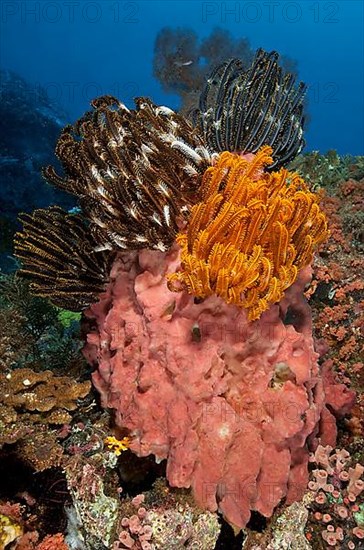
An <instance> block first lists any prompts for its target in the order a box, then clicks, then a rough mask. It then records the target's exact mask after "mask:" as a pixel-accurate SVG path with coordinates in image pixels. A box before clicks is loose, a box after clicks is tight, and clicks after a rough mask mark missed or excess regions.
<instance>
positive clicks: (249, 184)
mask: <svg viewBox="0 0 364 550" xmlns="http://www.w3.org/2000/svg"><path fill="white" fill-rule="evenodd" d="M271 155H272V149H271V148H270V147H269V146H264V147H262V148H261V149H260V150H259V151H258V153H257V154H256V155H255V156H254V157H253V158H252V159H251V160H247V159H246V158H243V157H241V156H240V155H238V154H234V153H229V152H224V153H222V154H221V155H220V156H219V158H218V160H217V162H216V164H215V165H214V166H211V167H209V168H208V169H207V170H206V171H205V173H204V175H203V179H202V184H201V198H202V200H201V202H199V203H197V204H196V205H195V206H194V207H193V208H192V210H191V215H190V218H189V223H188V225H187V230H186V232H184V233H179V234H178V235H177V239H176V240H177V243H178V244H179V245H180V247H181V270H180V271H177V272H176V273H173V274H170V275H169V276H168V288H169V289H170V290H171V291H174V292H177V291H179V290H182V289H185V290H187V292H188V293H189V294H193V295H195V296H196V297H199V298H206V297H207V296H211V295H212V294H216V295H218V296H221V297H222V298H223V299H224V300H225V301H226V302H227V303H232V304H236V305H238V306H240V307H244V308H246V309H247V313H248V318H249V320H255V319H258V318H259V317H260V315H261V314H262V312H263V311H265V310H266V309H267V308H268V307H269V306H270V305H271V304H274V303H276V302H278V301H279V300H281V298H282V297H283V294H284V291H285V290H286V289H287V288H288V287H289V286H291V285H292V283H293V282H294V281H295V280H296V278H297V274H298V272H299V270H300V269H302V268H303V267H305V266H306V265H308V264H309V263H310V262H311V260H312V255H313V252H314V250H315V249H316V248H317V246H318V245H319V244H320V243H321V242H323V241H324V240H325V239H326V238H327V236H328V233H329V232H328V229H327V222H326V218H325V215H324V214H323V213H322V212H321V210H320V207H319V205H318V196H317V195H316V194H315V193H312V192H311V191H310V190H309V189H308V187H307V186H306V184H305V182H304V181H303V180H302V178H301V177H300V176H299V175H298V174H296V173H292V172H289V171H288V170H285V169H283V168H282V169H281V170H279V172H271V173H268V172H266V171H264V168H265V167H266V166H268V165H269V164H272V162H273V160H272V156H271Z"/></svg>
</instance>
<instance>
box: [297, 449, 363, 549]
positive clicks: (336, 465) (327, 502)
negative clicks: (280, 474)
mask: <svg viewBox="0 0 364 550" xmlns="http://www.w3.org/2000/svg"><path fill="white" fill-rule="evenodd" d="M309 461H310V463H312V464H313V465H314V466H316V467H317V466H320V469H317V468H316V469H314V470H313V471H312V472H311V474H310V476H311V480H310V482H309V484H308V488H309V490H310V494H311V496H312V497H313V498H312V500H311V502H310V504H309V506H308V509H309V512H310V514H309V525H308V531H309V532H310V534H311V536H313V537H314V539H313V541H314V542H315V543H316V545H317V546H319V545H320V547H321V545H322V540H323V541H324V542H325V543H326V545H323V547H324V548H328V547H330V546H335V548H359V546H356V544H357V540H356V539H358V538H359V537H358V533H359V535H360V532H361V531H362V529H361V527H362V526H363V525H364V523H363V519H361V515H360V511H361V510H364V504H363V498H364V497H363V495H362V494H361V493H362V490H363V488H364V482H363V481H362V480H361V479H360V477H361V476H362V475H363V472H364V468H363V466H361V465H360V464H355V462H354V460H353V458H352V457H351V456H350V453H349V452H347V451H346V450H345V449H333V448H332V447H331V446H330V445H327V446H326V447H323V446H321V445H319V446H318V447H317V449H316V451H315V452H314V453H312V454H311V455H310V458H309ZM319 477H321V479H322V480H324V483H318V478H319ZM313 478H315V479H313ZM358 512H359V514H358ZM320 539H321V540H320ZM315 547H316V546H315Z"/></svg>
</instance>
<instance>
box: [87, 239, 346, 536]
mask: <svg viewBox="0 0 364 550" xmlns="http://www.w3.org/2000/svg"><path fill="white" fill-rule="evenodd" d="M178 264H179V251H178V249H177V248H175V247H173V248H172V249H171V250H170V251H169V252H167V253H161V252H158V251H146V250H145V251H141V252H139V253H137V252H133V253H122V254H121V255H119V256H118V257H117V260H116V262H115V264H114V266H113V269H112V271H111V280H112V282H111V283H110V285H109V287H108V289H107V291H106V293H104V294H103V296H102V297H101V299H100V301H99V303H98V304H95V305H94V306H92V307H91V309H90V310H89V311H88V312H87V313H86V314H87V315H88V316H89V317H92V318H93V319H94V320H95V321H96V323H97V330H96V331H95V330H94V331H93V332H92V333H90V334H89V335H88V341H89V346H88V347H87V348H86V350H85V353H86V355H87V356H88V359H89V360H91V361H95V360H97V362H98V364H99V368H98V371H96V372H95V373H94V374H93V382H94V384H95V386H96V388H97V389H98V390H99V391H100V393H101V396H102V404H103V406H104V407H110V408H114V409H115V412H116V422H117V424H118V425H119V426H120V427H124V428H127V429H128V430H129V431H130V436H131V441H130V448H131V450H133V451H134V452H135V453H137V454H138V455H139V456H147V455H149V454H151V453H152V454H154V455H155V456H156V458H157V460H163V459H167V478H168V480H169V482H170V483H171V485H172V486H177V487H190V486H191V487H192V489H193V493H194V495H195V498H196V501H197V502H198V503H199V505H200V506H202V507H204V508H207V509H209V510H212V511H215V510H217V509H219V510H220V511H221V512H222V513H223V514H224V516H225V517H226V518H227V519H228V521H229V522H230V523H232V524H234V525H235V526H237V527H241V526H243V525H245V524H246V523H247V521H248V520H249V516H250V510H257V511H259V512H260V513H262V514H263V515H266V516H269V515H270V514H271V513H272V511H273V509H274V507H275V506H276V505H277V504H278V502H279V501H280V500H281V498H282V497H283V496H284V495H286V494H287V491H288V498H289V499H294V498H297V497H298V496H299V495H301V494H302V493H303V491H304V489H305V487H306V483H305V481H304V480H305V476H307V459H308V455H307V451H305V442H306V439H307V438H308V436H310V435H311V434H312V436H313V439H312V444H313V442H314V441H315V439H316V437H318V436H320V438H321V441H326V442H327V443H331V444H333V443H334V441H335V437H336V429H335V421H334V420H333V417H332V416H331V413H330V412H329V411H328V409H327V408H325V399H326V397H325V393H324V389H323V386H322V380H320V377H319V369H318V365H317V357H318V355H317V354H316V353H315V352H314V350H313V341H312V337H311V323H310V310H309V308H308V306H307V305H306V304H305V302H304V300H303V298H302V291H303V288H304V286H305V285H306V284H307V282H308V281H309V279H310V272H309V270H307V269H306V270H304V271H302V272H301V274H300V277H299V279H298V281H297V282H296V283H295V284H294V285H292V287H291V288H290V289H289V290H288V291H287V295H286V297H285V299H284V300H282V301H281V303H280V305H279V306H273V307H271V308H270V309H269V310H268V311H267V312H265V313H263V315H262V317H261V319H260V320H259V321H257V322H256V323H254V324H250V323H249V322H248V320H247V317H246V314H245V312H244V310H241V309H239V308H238V307H237V306H234V305H228V304H226V302H224V301H223V300H222V299H221V298H219V297H216V296H214V297H209V298H206V299H205V300H203V301H202V302H200V303H198V302H197V303H196V300H195V299H194V298H193V296H189V295H187V294H186V293H180V294H177V295H176V297H173V295H171V294H170V292H169V290H168V288H167V283H166V274H168V272H171V271H172V272H173V271H174V269H175V267H176V266H177V265H178ZM288 309H291V311H292V310H293V311H295V315H296V316H297V318H298V321H297V323H296V325H295V326H292V325H290V324H287V325H286V324H284V322H283V320H284V318H285V314H286V313H287V310H288ZM332 391H334V388H333V389H332ZM352 402H353V394H352V393H350V392H347V393H346V394H345V395H344V397H343V399H342V402H341V407H342V408H345V407H346V408H347V409H349V408H350V405H351V404H352ZM320 418H321V420H320ZM319 424H320V432H319V433H318V428H319ZM241 453H243V454H244V456H245V460H244V461H243V462H242V461H241V459H240V457H241Z"/></svg>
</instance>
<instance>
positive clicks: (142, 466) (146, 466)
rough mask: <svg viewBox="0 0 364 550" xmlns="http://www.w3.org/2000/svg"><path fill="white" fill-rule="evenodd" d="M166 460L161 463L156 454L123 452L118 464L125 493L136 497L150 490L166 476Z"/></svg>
mask: <svg viewBox="0 0 364 550" xmlns="http://www.w3.org/2000/svg"><path fill="white" fill-rule="evenodd" d="M166 465H167V462H166V460H163V461H162V462H161V463H160V464H157V463H156V462H155V458H154V456H147V457H141V458H139V457H136V456H135V455H134V454H132V453H131V452H129V451H126V452H124V453H123V454H122V456H121V457H120V460H119V464H118V475H119V479H120V485H121V486H122V488H123V495H128V496H130V497H134V496H136V495H138V494H140V493H144V492H146V491H149V490H151V489H152V487H153V483H154V482H155V481H156V480H157V479H158V478H160V477H166Z"/></svg>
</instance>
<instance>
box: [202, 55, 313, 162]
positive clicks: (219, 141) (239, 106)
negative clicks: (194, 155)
mask: <svg viewBox="0 0 364 550" xmlns="http://www.w3.org/2000/svg"><path fill="white" fill-rule="evenodd" d="M278 59H279V55H278V53H277V52H271V53H267V52H265V51H264V50H262V49H259V50H258V51H257V53H256V56H255V59H254V61H253V63H252V65H251V66H250V67H249V68H248V69H247V70H244V68H243V64H242V62H241V61H240V60H239V59H231V60H230V61H228V62H226V63H223V64H221V65H219V66H218V67H217V68H216V69H215V70H214V71H213V73H212V74H211V76H210V77H209V78H208V79H207V82H206V85H205V88H204V89H203V91H202V93H201V96H200V104H199V109H197V110H195V111H194V112H193V113H192V120H193V123H194V125H195V126H196V127H197V128H198V129H199V130H200V131H201V133H202V134H203V136H204V138H205V141H206V144H207V146H208V147H209V148H210V149H211V150H213V151H217V152H222V151H231V152H239V153H256V152H257V151H258V149H259V148H260V147H262V145H270V146H271V147H272V149H273V160H274V163H273V164H272V165H271V166H270V169H273V168H274V169H277V168H279V167H280V166H282V165H284V164H287V163H288V162H289V161H290V160H292V159H293V158H294V157H295V156H296V155H298V153H299V152H300V151H301V150H302V148H303V147H304V144H305V142H304V139H303V124H304V116H303V99H304V96H305V92H306V86H305V84H303V83H302V82H300V83H299V84H298V86H295V78H294V76H293V75H292V74H290V73H284V72H283V70H282V68H281V67H280V66H279V64H278Z"/></svg>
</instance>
